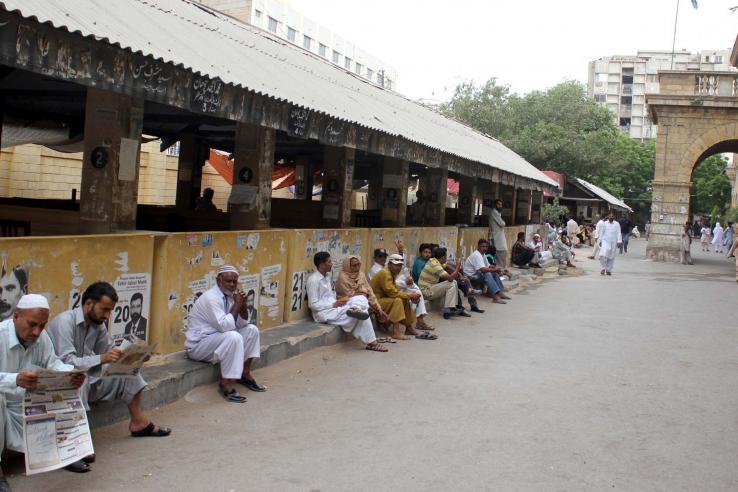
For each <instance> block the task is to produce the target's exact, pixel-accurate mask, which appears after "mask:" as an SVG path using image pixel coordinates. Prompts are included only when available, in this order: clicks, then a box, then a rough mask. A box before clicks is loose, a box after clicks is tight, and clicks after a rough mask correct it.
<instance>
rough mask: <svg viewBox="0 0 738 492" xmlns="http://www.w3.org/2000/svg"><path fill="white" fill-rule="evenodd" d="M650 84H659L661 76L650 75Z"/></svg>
mask: <svg viewBox="0 0 738 492" xmlns="http://www.w3.org/2000/svg"><path fill="white" fill-rule="evenodd" d="M648 82H649V83H651V84H658V82H659V76H658V74H649V76H648Z"/></svg>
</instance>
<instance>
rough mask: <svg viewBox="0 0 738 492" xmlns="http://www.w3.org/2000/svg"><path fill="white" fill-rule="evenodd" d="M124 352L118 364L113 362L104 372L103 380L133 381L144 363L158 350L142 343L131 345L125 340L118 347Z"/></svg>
mask: <svg viewBox="0 0 738 492" xmlns="http://www.w3.org/2000/svg"><path fill="white" fill-rule="evenodd" d="M118 348H119V349H121V350H122V351H123V354H122V355H121V356H120V359H118V361H117V362H111V363H110V364H107V365H106V366H105V369H104V370H103V373H102V377H103V378H125V379H131V378H135V377H137V376H138V373H139V372H141V367H142V366H143V364H144V362H146V361H147V360H149V358H150V357H151V354H153V353H154V350H155V349H156V346H155V345H146V344H145V343H142V342H136V343H131V341H130V340H128V339H123V340H122V341H121V343H120V345H119V346H118Z"/></svg>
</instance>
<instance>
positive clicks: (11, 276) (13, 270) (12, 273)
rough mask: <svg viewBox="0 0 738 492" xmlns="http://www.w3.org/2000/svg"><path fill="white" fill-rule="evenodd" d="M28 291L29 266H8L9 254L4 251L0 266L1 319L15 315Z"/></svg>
mask: <svg viewBox="0 0 738 492" xmlns="http://www.w3.org/2000/svg"><path fill="white" fill-rule="evenodd" d="M27 292H28V267H26V266H23V265H15V266H12V267H10V266H8V254H7V253H5V252H3V253H2V267H1V268H0V321H5V320H6V319H8V318H10V317H12V316H13V312H14V311H15V306H16V305H18V301H19V300H20V298H21V297H22V296H23V295H24V294H26V293H27Z"/></svg>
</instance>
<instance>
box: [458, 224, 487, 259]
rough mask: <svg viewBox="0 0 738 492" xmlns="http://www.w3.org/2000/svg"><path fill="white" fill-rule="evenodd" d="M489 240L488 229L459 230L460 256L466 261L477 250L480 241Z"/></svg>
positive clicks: (469, 228)
mask: <svg viewBox="0 0 738 492" xmlns="http://www.w3.org/2000/svg"><path fill="white" fill-rule="evenodd" d="M482 238H484V239H489V228H487V227H463V228H460V229H459V246H458V254H459V256H460V257H461V258H463V259H466V258H468V257H469V255H470V254H472V253H473V252H474V251H476V249H477V242H478V241H479V240H480V239H482Z"/></svg>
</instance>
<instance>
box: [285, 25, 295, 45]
mask: <svg viewBox="0 0 738 492" xmlns="http://www.w3.org/2000/svg"><path fill="white" fill-rule="evenodd" d="M295 39H297V31H296V30H294V29H292V28H291V27H288V28H287V40H288V41H292V42H293V43H294V42H295Z"/></svg>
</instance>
